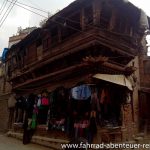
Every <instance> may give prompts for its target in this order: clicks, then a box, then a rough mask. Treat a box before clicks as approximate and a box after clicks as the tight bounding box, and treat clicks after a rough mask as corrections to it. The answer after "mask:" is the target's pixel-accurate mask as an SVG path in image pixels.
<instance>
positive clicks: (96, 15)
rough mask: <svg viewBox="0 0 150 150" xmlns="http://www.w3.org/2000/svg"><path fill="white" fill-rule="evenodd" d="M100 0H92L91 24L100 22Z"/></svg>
mask: <svg viewBox="0 0 150 150" xmlns="http://www.w3.org/2000/svg"><path fill="white" fill-rule="evenodd" d="M100 12H101V2H100V0H93V24H94V25H98V24H99V23H100Z"/></svg>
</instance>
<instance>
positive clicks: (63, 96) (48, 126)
mask: <svg viewBox="0 0 150 150" xmlns="http://www.w3.org/2000/svg"><path fill="white" fill-rule="evenodd" d="M16 100H17V103H16V111H15V115H14V116H15V117H14V118H15V123H14V125H13V128H14V130H15V131H17V132H18V131H19V129H20V131H21V132H22V131H23V130H22V127H24V123H25V120H27V127H26V129H31V130H33V131H34V134H35V135H41V136H47V137H51V138H59V139H69V140H70V139H74V138H79V137H82V138H84V139H86V140H87V141H88V142H89V143H101V142H116V141H123V140H127V139H128V138H130V136H131V135H132V133H131V132H130V131H129V130H132V129H131V128H132V127H131V126H132V123H133V121H134V118H133V107H132V85H131V83H130V81H129V80H128V79H127V78H126V77H125V76H124V75H109V74H95V75H94V76H92V78H91V80H90V82H88V83H87V82H86V81H84V80H82V81H81V80H80V81H77V82H76V84H74V85H73V86H70V87H65V86H58V87H57V88H55V89H53V90H51V91H49V89H44V90H42V91H41V92H39V93H36V92H35V93H30V94H22V95H21V94H20V95H18V96H17V99H16ZM129 124H130V125H131V126H130V127H129ZM129 132H130V134H128V133H129Z"/></svg>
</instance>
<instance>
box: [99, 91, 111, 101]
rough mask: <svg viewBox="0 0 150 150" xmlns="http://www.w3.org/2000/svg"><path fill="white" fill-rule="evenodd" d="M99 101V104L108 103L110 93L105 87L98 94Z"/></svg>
mask: <svg viewBox="0 0 150 150" xmlns="http://www.w3.org/2000/svg"><path fill="white" fill-rule="evenodd" d="M100 103H101V104H104V103H105V104H109V103H110V95H109V91H108V90H107V89H103V90H102V92H101V96H100Z"/></svg>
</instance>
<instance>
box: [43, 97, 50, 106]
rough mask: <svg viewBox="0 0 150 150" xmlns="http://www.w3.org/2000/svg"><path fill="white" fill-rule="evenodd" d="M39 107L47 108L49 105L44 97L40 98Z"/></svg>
mask: <svg viewBox="0 0 150 150" xmlns="http://www.w3.org/2000/svg"><path fill="white" fill-rule="evenodd" d="M41 105H43V106H48V105H49V99H48V98H46V97H42V98H41Z"/></svg>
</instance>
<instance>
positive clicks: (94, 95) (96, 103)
mask: <svg viewBox="0 0 150 150" xmlns="http://www.w3.org/2000/svg"><path fill="white" fill-rule="evenodd" d="M91 110H96V111H100V104H99V99H98V96H97V93H96V92H94V93H92V95H91Z"/></svg>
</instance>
